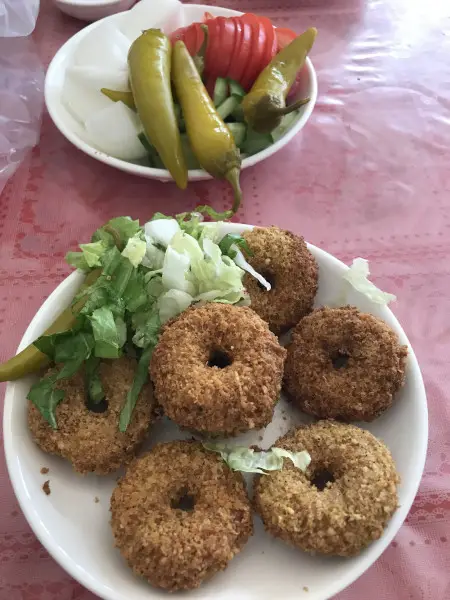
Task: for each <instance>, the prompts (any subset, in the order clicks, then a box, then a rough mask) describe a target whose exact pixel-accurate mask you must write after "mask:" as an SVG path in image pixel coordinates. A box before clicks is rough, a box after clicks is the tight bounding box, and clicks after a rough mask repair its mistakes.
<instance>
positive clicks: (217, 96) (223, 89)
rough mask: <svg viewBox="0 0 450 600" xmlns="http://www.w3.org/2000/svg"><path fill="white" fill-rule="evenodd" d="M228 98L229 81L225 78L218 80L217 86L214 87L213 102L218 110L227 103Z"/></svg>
mask: <svg viewBox="0 0 450 600" xmlns="http://www.w3.org/2000/svg"><path fill="white" fill-rule="evenodd" d="M227 98H228V81H227V80H226V79H224V78H223V77H218V78H217V79H216V85H215V86H214V94H213V102H214V106H215V107H216V108H217V107H218V106H220V105H221V104H223V103H224V102H225V100H226V99H227Z"/></svg>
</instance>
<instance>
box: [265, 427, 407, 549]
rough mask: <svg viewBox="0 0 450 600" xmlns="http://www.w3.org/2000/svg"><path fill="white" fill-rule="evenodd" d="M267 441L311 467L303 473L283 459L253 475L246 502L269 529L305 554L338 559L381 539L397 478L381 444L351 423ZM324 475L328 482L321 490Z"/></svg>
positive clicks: (393, 506) (303, 430) (393, 507)
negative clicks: (298, 454)
mask: <svg viewBox="0 0 450 600" xmlns="http://www.w3.org/2000/svg"><path fill="white" fill-rule="evenodd" d="M275 445H276V446H277V447H281V448H285V449H286V450H290V451H292V452H295V451H301V450H307V451H308V452H309V454H310V455H311V464H310V466H309V468H308V470H307V471H306V473H303V472H302V471H300V470H299V469H296V468H295V467H294V465H293V464H292V463H291V462H290V461H289V460H285V461H284V466H283V469H282V470H281V471H274V472H271V473H269V474H268V475H263V476H261V477H260V478H259V479H258V481H257V483H256V486H255V500H254V502H255V506H256V510H257V512H258V513H259V514H260V515H261V518H262V520H263V522H264V526H265V528H266V530H267V531H268V532H269V533H271V534H272V535H274V536H275V537H279V538H281V539H282V540H284V541H285V542H287V543H289V544H291V545H293V546H296V547H298V548H301V549H302V550H305V551H306V552H311V553H314V552H319V553H321V554H332V555H338V556H352V555H355V554H358V553H359V552H361V550H363V548H365V547H366V546H368V545H369V544H370V543H371V542H372V541H374V540H377V539H378V538H380V537H381V535H382V534H383V531H384V528H385V527H386V524H387V522H388V521H389V519H390V518H391V516H392V515H393V513H394V512H395V510H396V508H397V503H398V498H397V485H398V483H399V476H398V474H397V471H396V468H395V464H394V461H393V459H392V456H391V454H390V452H389V450H388V449H387V448H386V446H385V445H384V444H383V443H382V442H381V441H379V440H377V439H376V438H375V437H374V436H373V435H372V434H371V433H369V432H368V431H365V430H364V429H360V428H358V427H355V426H354V425H346V424H343V423H337V422H334V421H319V422H317V423H314V424H313V425H310V426H309V427H300V428H298V429H294V430H293V431H291V432H290V433H288V434H287V435H285V436H284V437H282V438H281V439H279V440H278V441H277V442H276V444H275ZM325 476H326V478H327V479H329V480H331V481H330V482H329V483H327V484H326V485H325V487H324V488H323V489H321V488H322V486H323V485H324V478H325ZM320 480H322V482H321V483H319V481H320ZM316 485H317V486H318V487H316Z"/></svg>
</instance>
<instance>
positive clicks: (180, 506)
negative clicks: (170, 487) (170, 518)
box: [170, 487, 195, 512]
mask: <svg viewBox="0 0 450 600" xmlns="http://www.w3.org/2000/svg"><path fill="white" fill-rule="evenodd" d="M170 508H172V509H173V510H181V511H183V512H192V511H193V510H194V508H195V496H194V494H190V493H189V490H188V488H187V487H182V488H180V489H179V490H178V491H177V492H176V493H175V495H174V496H173V498H172V499H171V501H170Z"/></svg>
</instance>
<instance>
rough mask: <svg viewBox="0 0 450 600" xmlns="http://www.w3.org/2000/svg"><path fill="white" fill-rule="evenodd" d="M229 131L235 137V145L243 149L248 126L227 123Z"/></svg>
mask: <svg viewBox="0 0 450 600" xmlns="http://www.w3.org/2000/svg"><path fill="white" fill-rule="evenodd" d="M227 127H228V129H229V130H230V131H231V134H232V136H233V137H234V143H235V144H236V146H237V147H238V148H242V146H243V145H244V143H245V138H246V136H247V126H246V125H245V124H244V123H227Z"/></svg>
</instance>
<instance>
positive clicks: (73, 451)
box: [28, 357, 156, 475]
mask: <svg viewBox="0 0 450 600" xmlns="http://www.w3.org/2000/svg"><path fill="white" fill-rule="evenodd" d="M51 371H52V370H50V372H51ZM135 371H136V361H134V360H132V359H130V358H126V357H122V358H119V359H117V360H113V361H104V362H102V363H101V364H100V379H101V381H102V384H103V388H104V391H105V395H106V401H107V407H106V410H105V412H101V413H96V412H92V411H91V410H89V409H88V408H87V407H86V392H85V386H84V377H83V374H82V373H77V374H76V375H74V376H73V377H71V378H70V379H64V380H62V381H61V382H60V383H58V388H59V389H62V390H64V391H65V397H64V400H63V401H62V402H61V403H60V404H59V405H58V406H57V408H56V421H57V423H58V429H56V430H54V429H52V428H51V427H50V425H49V424H48V423H47V421H45V419H44V418H43V417H42V415H41V414H40V412H39V411H38V409H37V408H36V407H35V406H34V404H33V403H32V402H28V426H29V428H30V431H31V434H32V436H33V438H34V440H35V442H36V443H37V445H38V446H39V447H40V448H41V449H42V450H43V451H44V452H48V453H49V454H56V455H58V456H62V457H63V458H65V459H67V460H69V461H70V462H71V463H72V465H73V468H74V469H75V470H76V471H78V472H79V473H89V472H94V473H96V474H98V475H103V474H106V473H111V472H113V471H116V470H117V469H118V468H119V467H121V466H122V465H124V464H127V463H128V462H129V461H130V460H131V459H132V458H133V457H134V455H135V453H136V451H137V450H138V448H139V446H140V445H141V443H142V442H143V441H144V439H145V437H146V435H147V433H148V429H149V426H150V424H151V422H152V421H153V420H154V411H155V408H156V402H155V400H154V397H153V392H152V388H151V385H150V384H147V385H145V386H144V387H143V389H142V391H141V393H140V394H139V398H138V401H137V403H136V407H135V409H134V411H133V416H132V418H131V422H130V424H129V426H128V428H127V430H126V432H124V433H122V432H120V431H119V416H120V412H121V410H122V407H123V405H124V402H125V398H126V395H127V392H128V390H129V389H130V387H131V385H132V382H133V379H134V375H135ZM105 406H106V405H105Z"/></svg>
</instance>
